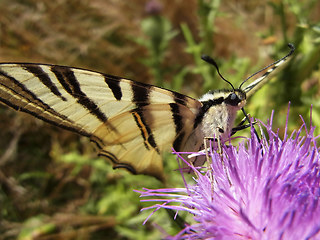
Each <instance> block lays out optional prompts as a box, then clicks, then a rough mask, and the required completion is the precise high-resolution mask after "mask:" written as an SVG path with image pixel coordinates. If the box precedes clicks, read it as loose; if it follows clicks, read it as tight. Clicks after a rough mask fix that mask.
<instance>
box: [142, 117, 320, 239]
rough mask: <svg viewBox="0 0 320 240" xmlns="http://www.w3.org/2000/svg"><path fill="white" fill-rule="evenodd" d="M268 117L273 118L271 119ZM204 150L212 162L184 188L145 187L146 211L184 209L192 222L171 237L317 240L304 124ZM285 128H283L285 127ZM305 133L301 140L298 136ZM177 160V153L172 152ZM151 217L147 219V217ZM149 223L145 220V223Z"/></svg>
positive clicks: (317, 180) (312, 163)
mask: <svg viewBox="0 0 320 240" xmlns="http://www.w3.org/2000/svg"><path fill="white" fill-rule="evenodd" d="M272 116H273V115H272ZM272 116H271V120H270V122H269V123H268V124H266V125H265V124H263V123H261V125H263V126H264V127H265V128H266V132H267V137H266V136H264V135H263V136H262V139H261V142H259V141H258V140H257V138H256V137H255V136H254V134H252V137H251V138H249V139H248V140H246V141H244V142H242V143H240V145H239V146H238V147H235V146H225V145H224V146H222V151H221V152H222V153H220V154H219V153H217V152H214V151H210V152H209V156H210V159H211V160H212V163H211V164H210V166H209V168H208V169H207V170H205V171H204V172H203V171H200V170H199V169H196V168H194V167H193V166H191V165H189V166H190V167H191V168H192V169H193V171H194V172H195V175H196V177H195V178H194V184H192V185H191V184H187V183H186V182H185V188H178V189H176V188H172V189H157V190H151V189H144V190H143V191H140V193H141V196H142V197H149V198H150V197H153V198H154V197H157V199H145V200H142V201H156V202H158V204H155V205H153V206H151V207H148V208H145V209H143V210H146V209H152V208H153V209H154V211H153V213H152V214H154V212H155V211H157V210H158V209H160V208H167V209H172V210H175V211H177V213H178V212H179V211H187V212H189V213H190V214H192V215H193V220H194V223H192V224H189V225H186V226H185V228H184V229H183V230H182V231H181V232H180V233H178V234H177V235H176V236H173V237H168V238H171V239H259V240H260V239H320V202H319V196H320V185H319V184H320V172H319V163H320V161H319V160H320V159H319V150H318V148H317V146H316V140H315V139H316V137H314V136H313V133H314V127H312V126H311V127H310V130H308V129H307V127H306V124H305V122H303V125H302V127H301V128H300V129H299V130H298V131H294V132H293V133H292V134H291V136H288V135H287V127H286V129H285V134H284V137H283V139H282V140H281V138H280V137H279V134H278V132H273V131H272V130H271V126H272ZM286 125H287V124H286ZM304 131H305V134H304V135H305V136H302V135H303V134H302V133H303V132H304ZM176 154H177V156H178V157H179V158H181V156H180V153H178V152H176ZM152 214H151V215H152ZM147 220H148V219H147Z"/></svg>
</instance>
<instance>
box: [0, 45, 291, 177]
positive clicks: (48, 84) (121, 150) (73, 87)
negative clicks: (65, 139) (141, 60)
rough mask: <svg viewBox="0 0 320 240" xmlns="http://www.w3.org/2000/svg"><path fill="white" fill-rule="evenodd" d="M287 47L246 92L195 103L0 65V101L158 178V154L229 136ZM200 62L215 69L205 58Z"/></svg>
mask: <svg viewBox="0 0 320 240" xmlns="http://www.w3.org/2000/svg"><path fill="white" fill-rule="evenodd" d="M289 47H290V48H291V51H290V53H289V54H288V55H287V56H285V57H283V58H282V59H280V60H278V61H277V62H275V63H273V64H271V65H269V66H267V67H266V68H264V69H262V70H265V69H267V68H269V70H268V71H266V72H265V73H264V74H263V76H261V77H260V78H258V79H256V80H255V81H253V82H252V83H251V84H249V85H248V86H246V87H244V88H242V86H243V84H244V83H245V82H246V81H247V80H245V81H243V82H242V84H241V85H240V87H239V88H238V89H235V88H234V87H233V86H232V84H231V83H230V82H228V81H227V80H225V79H224V80H225V81H226V82H228V83H229V84H230V85H231V87H232V89H230V90H215V91H210V92H208V93H207V94H205V95H204V96H202V97H201V98H200V99H199V100H196V99H194V98H191V97H188V96H185V95H183V94H180V93H177V92H174V91H170V90H166V89H163V88H159V87H156V86H152V85H148V84H144V83H139V82H135V81H131V80H128V79H124V78H121V77H115V76H111V75H108V74H103V73H98V72H94V71H89V70H84V69H79V68H71V67H65V66H57V65H46V64H33V63H1V64H0V101H1V102H2V103H4V104H6V105H8V106H10V107H12V108H14V109H15V110H18V111H23V112H26V113H29V114H31V115H33V116H35V117H37V118H39V119H42V120H44V121H46V122H48V123H51V124H53V125H56V126H59V127H62V128H65V129H68V130H71V131H74V132H76V133H78V134H80V135H83V136H86V137H89V138H90V140H91V141H92V142H94V143H95V144H96V146H97V148H98V152H99V156H101V157H105V158H107V159H109V160H110V161H111V162H112V164H113V166H114V168H125V169H127V170H129V171H131V172H132V173H134V174H147V175H152V176H155V177H156V178H158V179H163V177H164V176H163V164H162V153H163V152H164V151H169V150H170V149H171V148H174V149H175V150H176V151H189V152H191V151H198V150H199V149H200V148H201V146H202V144H203V140H204V138H213V137H219V138H222V139H224V138H228V137H229V136H230V134H231V133H232V131H233V130H234V129H236V128H233V124H234V120H235V118H236V115H237V112H238V110H241V109H242V108H243V107H244V105H245V103H246V98H247V97H248V96H249V95H251V94H252V93H253V91H254V90H256V89H258V88H259V87H260V86H261V85H262V84H263V82H264V81H263V80H264V79H265V78H266V77H267V76H268V75H269V74H270V73H271V72H272V71H273V70H274V69H275V68H277V67H278V66H279V65H280V64H281V63H283V62H284V61H285V60H286V59H287V57H288V56H290V55H291V54H292V52H293V51H294V47H293V45H291V44H289ZM204 60H205V61H207V62H209V63H211V64H213V65H215V66H216V64H215V62H214V61H213V60H212V59H211V58H209V57H205V58H204ZM270 67H271V68H270ZM217 70H218V68H217ZM262 70H261V71H262ZM261 71H259V72H261ZM218 72H219V70H218ZM219 74H220V73H219ZM251 77H252V76H251ZM251 77H249V78H251ZM249 78H248V79H249Z"/></svg>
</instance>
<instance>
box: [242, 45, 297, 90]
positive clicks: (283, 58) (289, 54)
mask: <svg viewBox="0 0 320 240" xmlns="http://www.w3.org/2000/svg"><path fill="white" fill-rule="evenodd" d="M288 47H289V48H290V52H289V53H288V54H287V55H286V56H284V57H282V58H280V59H279V60H277V61H275V62H273V63H271V64H269V65H268V66H266V67H264V68H262V69H261V70H259V71H258V72H256V73H254V74H252V75H251V76H249V77H247V78H246V79H245V80H244V81H243V82H242V83H241V85H240V87H239V89H241V87H242V85H243V84H244V83H245V82H246V81H248V80H249V79H250V78H252V77H253V76H255V75H257V74H258V73H260V72H262V71H264V70H266V69H267V68H269V67H271V66H273V65H276V64H277V63H279V62H281V61H284V60H286V58H288V57H290V56H291V55H292V53H293V52H294V50H295V47H294V45H293V44H292V43H288ZM276 67H277V66H275V67H274V68H276ZM274 68H273V69H272V70H271V71H270V72H269V73H271V72H272V71H273V70H274Z"/></svg>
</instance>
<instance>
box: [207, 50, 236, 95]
mask: <svg viewBox="0 0 320 240" xmlns="http://www.w3.org/2000/svg"><path fill="white" fill-rule="evenodd" d="M201 59H202V60H203V61H205V62H207V63H209V64H211V65H213V66H214V67H215V68H216V69H217V72H218V74H219V76H220V77H221V78H222V79H223V80H224V81H225V82H227V83H228V84H229V85H230V86H231V87H232V89H233V90H235V89H234V87H233V85H232V83H231V82H229V81H228V80H227V79H225V78H224V77H223V76H222V75H221V73H220V71H219V67H218V64H217V63H216V61H215V60H213V58H212V57H209V56H208V55H202V56H201Z"/></svg>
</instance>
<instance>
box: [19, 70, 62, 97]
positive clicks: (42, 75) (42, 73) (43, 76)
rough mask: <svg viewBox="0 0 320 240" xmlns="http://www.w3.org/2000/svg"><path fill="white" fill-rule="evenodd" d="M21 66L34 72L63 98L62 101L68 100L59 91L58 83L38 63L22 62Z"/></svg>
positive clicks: (53, 91) (54, 92) (52, 90)
mask: <svg viewBox="0 0 320 240" xmlns="http://www.w3.org/2000/svg"><path fill="white" fill-rule="evenodd" d="M21 67H22V68H23V69H25V70H27V71H28V72H30V73H32V74H33V75H34V76H35V77H36V78H38V79H39V80H40V81H41V82H42V83H43V84H44V85H45V86H46V87H47V88H49V89H50V91H51V92H52V93H53V94H54V95H56V96H57V97H59V98H61V100H62V101H67V99H66V98H65V97H63V96H62V94H61V93H60V92H59V90H58V88H57V87H56V85H55V84H54V83H53V82H52V81H51V79H50V77H49V75H48V74H47V73H46V72H45V71H43V69H42V68H41V67H40V66H38V65H31V64H25V65H24V64H22V65H21Z"/></svg>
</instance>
